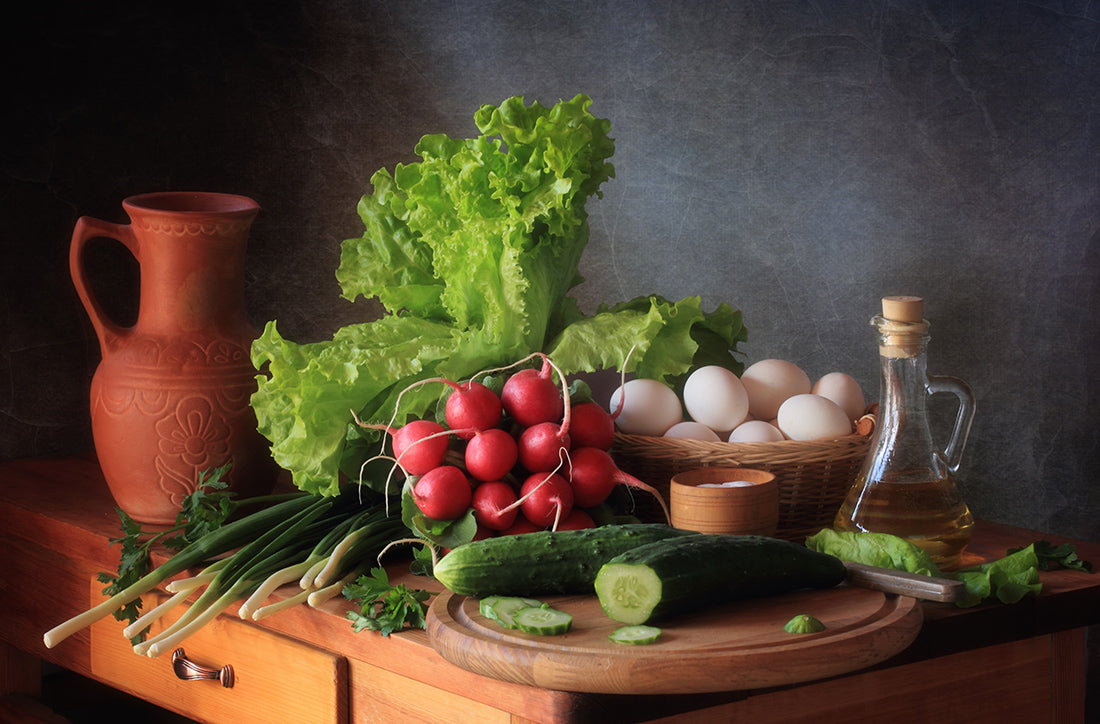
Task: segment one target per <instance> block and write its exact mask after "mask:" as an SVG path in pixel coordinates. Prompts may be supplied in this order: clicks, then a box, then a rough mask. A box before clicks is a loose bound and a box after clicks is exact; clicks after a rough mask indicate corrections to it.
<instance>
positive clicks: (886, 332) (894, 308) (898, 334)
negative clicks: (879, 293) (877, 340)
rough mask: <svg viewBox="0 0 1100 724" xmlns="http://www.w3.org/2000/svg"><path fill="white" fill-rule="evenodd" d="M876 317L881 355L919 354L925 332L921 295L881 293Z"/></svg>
mask: <svg viewBox="0 0 1100 724" xmlns="http://www.w3.org/2000/svg"><path fill="white" fill-rule="evenodd" d="M877 320H878V328H879V333H880V334H881V335H882V342H881V344H880V345H879V353H880V354H881V355H882V356H884V357H915V356H917V355H918V354H920V352H921V345H922V344H923V342H924V341H925V340H926V337H925V335H927V333H928V323H927V322H925V321H924V300H923V299H922V298H921V297H883V298H882V316H881V317H878V318H877ZM872 321H874V320H872Z"/></svg>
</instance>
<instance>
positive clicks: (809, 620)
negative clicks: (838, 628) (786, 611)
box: [783, 613, 825, 634]
mask: <svg viewBox="0 0 1100 724" xmlns="http://www.w3.org/2000/svg"><path fill="white" fill-rule="evenodd" d="M783 630H784V631H786V632H787V633H800V634H801V633H819V632H821V631H824V630H825V624H823V623H821V621H819V620H818V619H816V618H814V617H813V616H809V615H807V614H804V613H800V614H799V615H797V616H795V617H794V618H792V619H791V620H790V621H788V622H787V623H786V624H785V625H784V626H783Z"/></svg>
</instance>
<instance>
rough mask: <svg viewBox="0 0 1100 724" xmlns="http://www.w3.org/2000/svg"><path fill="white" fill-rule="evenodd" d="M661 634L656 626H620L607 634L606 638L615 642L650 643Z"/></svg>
mask: <svg viewBox="0 0 1100 724" xmlns="http://www.w3.org/2000/svg"><path fill="white" fill-rule="evenodd" d="M660 635H661V629H659V628H657V627H656V626H642V625H637V626H620V627H619V628H617V629H615V630H614V631H612V632H611V633H610V634H608V636H607V638H609V639H611V640H612V641H614V642H615V643H617V644H634V645H637V644H651V643H653V642H654V641H656V640H657V639H658V638H659V637H660Z"/></svg>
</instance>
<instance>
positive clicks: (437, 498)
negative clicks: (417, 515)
mask: <svg viewBox="0 0 1100 724" xmlns="http://www.w3.org/2000/svg"><path fill="white" fill-rule="evenodd" d="M412 496H413V500H414V501H415V502H416V507H417V508H420V512H421V513H423V514H424V515H426V516H428V517H429V518H432V519H433V520H454V519H455V518H457V517H459V516H460V515H462V514H463V513H465V512H466V509H467V508H469V507H470V501H471V499H472V498H473V491H471V489H470V481H469V480H467V479H466V474H465V473H464V472H462V470H461V469H460V468H457V467H455V466H454V465H441V466H439V467H438V468H434V469H432V470H429V471H428V472H426V473H424V474H423V475H421V476H420V479H418V480H417V481H416V484H415V485H413V489H412Z"/></svg>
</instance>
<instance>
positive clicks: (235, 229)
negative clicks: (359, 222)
mask: <svg viewBox="0 0 1100 724" xmlns="http://www.w3.org/2000/svg"><path fill="white" fill-rule="evenodd" d="M122 207H123V209H125V211H126V213H127V215H128V216H129V217H130V221H131V223H130V224H129V225H118V224H112V223H109V222H105V221H99V220H97V219H92V218H89V217H82V218H80V219H79V220H78V221H77V224H76V227H75V229H74V230H73V238H72V245H71V247H70V252H69V267H70V272H71V274H72V278H73V284H74V285H75V286H76V290H77V292H78V294H79V295H80V299H81V301H82V302H83V303H84V307H85V309H86V310H87V311H88V315H89V316H90V317H91V320H92V326H93V327H94V328H95V331H96V334H97V335H98V337H99V345H100V350H101V352H102V356H103V359H102V361H101V362H100V364H99V366H98V368H97V369H96V372H95V375H94V376H93V378H92V386H91V412H92V437H93V440H94V442H95V448H96V454H97V456H98V458H99V463H100V466H101V467H102V469H103V474H104V477H105V478H106V480H107V484H108V485H109V486H110V489H111V494H112V495H113V496H114V499H115V502H116V503H117V504H118V506H119V507H120V508H122V510H124V511H125V512H126V513H127V514H129V515H130V516H132V517H133V518H134V519H136V520H139V521H142V522H145V523H171V522H173V521H174V520H175V517H176V514H177V512H178V511H179V509H180V506H181V503H182V501H183V499H184V497H185V496H187V495H188V494H190V493H191V492H193V491H194V490H195V489H196V487H197V486H198V483H199V481H200V479H201V476H202V475H203V474H204V473H208V472H212V471H213V470H214V469H215V468H218V467H220V466H222V465H225V464H227V463H231V464H232V469H231V471H230V473H229V476H228V478H227V479H226V480H227V482H229V484H230V488H231V489H233V490H235V491H236V492H237V494H238V495H239V496H241V497H246V496H251V495H262V494H265V493H267V492H268V491H270V490H271V488H272V487H273V485H274V481H275V475H276V473H277V468H276V467H275V465H274V463H273V462H272V460H271V455H270V451H269V448H268V444H267V441H266V440H265V439H264V438H263V437H262V436H261V435H260V434H259V432H258V431H257V429H256V417H255V413H254V412H253V411H252V408H251V406H250V405H249V399H250V397H251V395H252V393H253V392H254V391H255V389H256V380H255V375H256V370H255V368H254V367H253V366H252V362H251V359H250V349H251V344H252V340H253V339H255V337H256V331H255V329H253V328H252V327H251V326H250V325H249V323H248V321H247V319H246V316H245V305H244V259H245V244H246V241H247V238H248V231H249V228H250V227H251V225H252V221H253V219H254V218H255V217H256V214H257V213H258V212H259V208H260V207H259V205H258V204H257V203H256V202H255V201H253V200H252V199H249V198H246V197H243V196H234V195H229V194H217V193H191V192H164V193H152V194H144V195H141V196H134V197H131V198H128V199H126V200H124V201H123V202H122ZM94 238H109V239H114V240H116V241H118V242H120V243H122V244H123V245H124V246H125V247H126V248H127V249H128V250H129V251H130V253H131V254H133V256H134V258H135V259H137V262H138V265H139V269H140V278H141V281H140V296H139V300H138V316H137V321H136V323H135V324H134V325H133V326H132V327H124V326H121V325H119V324H116V323H115V322H113V321H112V320H110V319H108V318H107V316H106V315H105V314H104V311H103V309H102V307H101V306H100V305H99V303H98V302H97V300H96V299H95V297H94V296H93V295H92V293H91V288H90V286H89V283H88V279H87V276H86V270H85V265H84V262H83V258H84V249H85V245H86V244H87V242H88V241H89V240H91V239H94Z"/></svg>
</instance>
